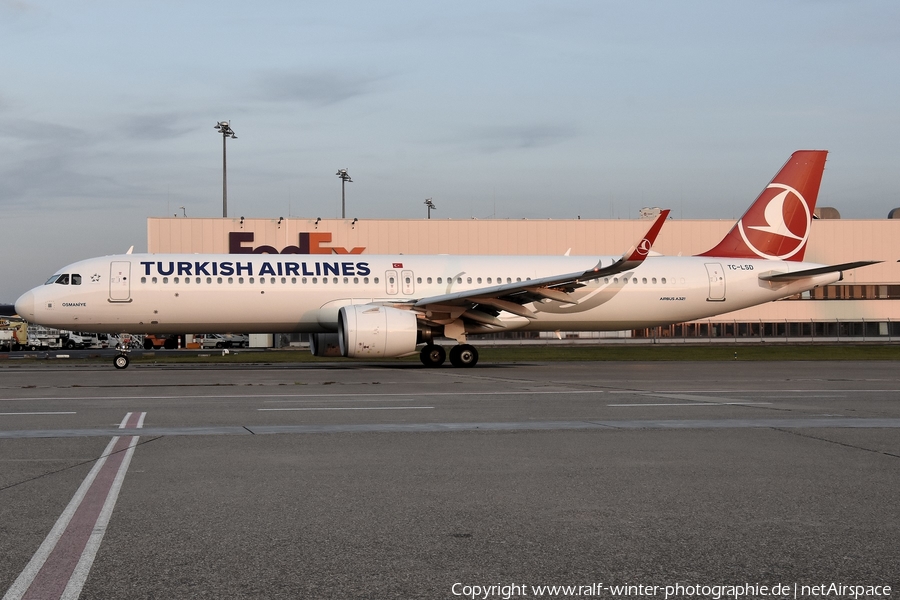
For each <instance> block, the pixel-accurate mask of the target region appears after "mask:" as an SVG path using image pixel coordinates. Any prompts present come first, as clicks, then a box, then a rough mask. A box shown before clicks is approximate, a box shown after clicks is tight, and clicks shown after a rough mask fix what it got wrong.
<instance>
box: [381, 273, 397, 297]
mask: <svg viewBox="0 0 900 600" xmlns="http://www.w3.org/2000/svg"><path fill="white" fill-rule="evenodd" d="M397 279H398V277H397V271H385V272H384V284H385V285H386V286H387V293H388V294H389V295H392V296H393V295H396V293H397V289H398V282H397Z"/></svg>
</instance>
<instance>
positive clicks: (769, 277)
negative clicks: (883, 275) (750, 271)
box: [759, 260, 882, 281]
mask: <svg viewBox="0 0 900 600" xmlns="http://www.w3.org/2000/svg"><path fill="white" fill-rule="evenodd" d="M880 262H882V261H880V260H858V261H856V262H849V263H842V264H840V265H829V266H827V267H817V268H815V269H806V270H805V271H791V272H790V273H775V272H773V271H769V272H768V273H761V274H760V276H759V278H760V279H762V280H763V281H794V280H797V279H806V278H807V277H813V276H815V275H824V274H825V273H836V272H837V271H847V270H850V269H857V268H859V267H867V266H869V265H876V264H878V263H880Z"/></svg>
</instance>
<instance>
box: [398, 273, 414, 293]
mask: <svg viewBox="0 0 900 600" xmlns="http://www.w3.org/2000/svg"><path fill="white" fill-rule="evenodd" d="M400 284H401V285H402V286H403V295H404V296H412V295H413V294H414V293H416V284H415V283H413V272H412V271H410V270H405V271H401V272H400Z"/></svg>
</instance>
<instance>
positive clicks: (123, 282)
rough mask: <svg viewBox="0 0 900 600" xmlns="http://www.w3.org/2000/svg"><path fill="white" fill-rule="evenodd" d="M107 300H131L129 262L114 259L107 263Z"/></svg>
mask: <svg viewBox="0 0 900 600" xmlns="http://www.w3.org/2000/svg"><path fill="white" fill-rule="evenodd" d="M109 301H110V302H131V263H130V262H128V261H124V260H114V261H112V262H111V263H110V264H109Z"/></svg>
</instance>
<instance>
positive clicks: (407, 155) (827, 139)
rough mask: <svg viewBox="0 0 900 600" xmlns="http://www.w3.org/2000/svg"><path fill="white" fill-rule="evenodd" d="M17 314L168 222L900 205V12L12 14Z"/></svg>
mask: <svg viewBox="0 0 900 600" xmlns="http://www.w3.org/2000/svg"><path fill="white" fill-rule="evenodd" d="M0 56H2V57H3V58H2V59H0V253H2V258H3V260H2V261H0V302H3V301H6V302H12V301H14V300H15V298H16V297H17V296H18V295H19V294H20V293H21V292H23V291H25V290H26V289H28V288H30V287H32V286H34V285H37V284H39V283H42V282H43V281H44V280H45V279H46V278H47V277H48V276H49V275H50V274H51V273H53V272H54V271H56V270H57V269H58V268H59V267H61V266H63V265H65V264H66V263H69V262H72V261H74V260H78V259H82V258H87V257H90V256H97V255H104V254H114V253H119V252H124V251H125V250H127V248H128V247H129V246H131V245H134V246H135V250H136V251H144V250H146V245H147V240H146V237H147V233H146V218H147V217H149V216H166V215H172V214H174V213H179V214H181V213H182V210H181V208H180V207H181V206H184V207H185V209H184V211H185V212H186V213H187V216H189V217H216V216H221V211H222V137H221V136H220V135H218V134H217V132H216V131H215V130H214V129H213V126H214V125H215V123H216V122H217V121H219V120H226V119H229V120H231V124H232V127H233V128H234V130H235V132H236V133H237V136H238V139H236V140H229V141H228V183H229V186H228V201H229V215H230V216H239V215H244V216H247V217H278V216H285V217H287V216H301V217H317V216H321V217H337V216H340V180H339V179H338V178H337V177H336V175H335V172H336V171H337V169H339V168H347V169H348V170H349V172H350V174H351V176H352V177H353V183H350V184H348V185H347V206H348V208H347V216H348V217H351V218H352V217H358V218H361V219H365V218H424V217H425V212H426V211H425V206H424V205H423V201H424V199H425V198H428V197H431V198H433V199H434V203H435V204H436V205H437V206H438V210H437V212H435V213H433V216H434V217H439V218H470V217H476V218H489V217H496V218H523V217H525V218H560V219H562V218H575V217H576V216H579V215H580V216H581V217H582V218H623V219H624V218H635V217H636V216H637V212H638V209H639V208H641V207H642V206H660V207H664V208H665V207H668V208H672V209H673V217H674V218H685V219H696V218H736V217H738V216H740V214H741V213H742V212H743V211H744V209H745V208H746V207H747V206H748V205H749V203H750V201H751V200H752V199H753V198H754V197H755V196H756V194H757V193H758V192H759V191H760V190H761V189H762V188H763V187H764V185H765V184H766V183H767V182H768V181H769V179H770V178H771V177H772V176H773V175H774V174H775V172H776V171H777V169H778V168H779V167H780V166H781V165H782V163H784V161H785V160H786V159H787V158H788V156H789V155H790V153H791V152H792V151H794V150H796V149H826V150H829V151H831V154H830V155H829V161H828V166H827V170H826V173H825V178H824V180H823V184H822V192H821V194H820V199H819V205H820V206H834V207H836V208H837V209H838V210H839V211H840V213H841V215H842V216H843V217H844V218H859V219H870V218H872V219H874V218H877V219H882V218H885V217H886V216H887V213H888V212H889V211H890V209H892V208H894V207H897V206H900V169H898V165H900V162H898V159H900V93H898V92H900V4H898V3H897V2H896V1H895V0H890V1H889V0H883V1H855V2H850V1H846V2H842V1H828V0H815V1H812V0H809V1H799V0H798V1H784V0H777V1H776V0H758V1H756V2H722V1H720V0H714V1H713V0H710V1H693V0H682V1H680V2H658V1H654V2H650V1H646V2H644V1H640V0H627V1H625V0H623V1H621V2H606V1H600V0H591V1H572V2H565V1H546V2H533V1H527V0H516V1H508V2H484V1H483V0H481V1H477V2H472V1H467V0H458V1H456V2H394V1H390V0H386V1H383V2H328V3H325V2H298V1H293V0H290V1H287V0H286V1H284V2H267V1H265V0H261V1H260V2H253V3H249V2H223V1H217V2H203V1H194V2H184V1H178V2H170V1H167V0H154V1H152V2H150V1H147V2H129V1H123V0H116V1H108V0H85V1H82V2H68V1H59V2H49V1H42V0H0Z"/></svg>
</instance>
